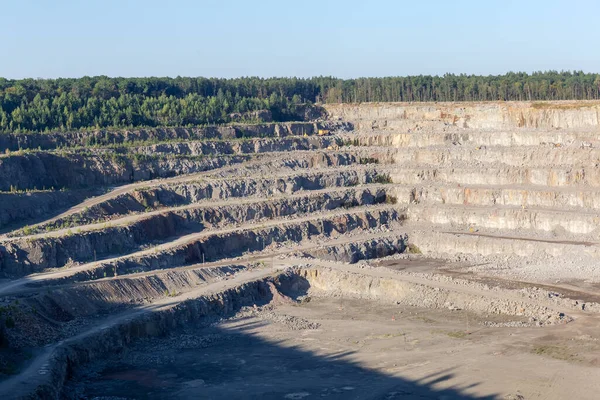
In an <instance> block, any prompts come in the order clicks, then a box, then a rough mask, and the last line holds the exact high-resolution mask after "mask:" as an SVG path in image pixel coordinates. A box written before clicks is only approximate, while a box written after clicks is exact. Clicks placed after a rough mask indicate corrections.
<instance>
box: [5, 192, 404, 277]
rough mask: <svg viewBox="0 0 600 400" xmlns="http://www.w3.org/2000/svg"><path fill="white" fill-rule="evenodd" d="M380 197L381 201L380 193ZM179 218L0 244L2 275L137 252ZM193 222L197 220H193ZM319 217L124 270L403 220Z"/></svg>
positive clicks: (210, 214)
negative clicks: (0, 245) (143, 244)
mask: <svg viewBox="0 0 600 400" xmlns="http://www.w3.org/2000/svg"><path fill="white" fill-rule="evenodd" d="M326 197H327V196H326ZM383 198H385V195H384V196H383ZM364 199H365V201H367V202H368V201H372V202H375V201H381V197H378V195H377V194H375V195H373V194H369V195H366V196H365V198H364ZM378 199H379V200H378ZM353 200H356V201H357V202H358V199H357V198H354V197H353V196H351V197H349V198H348V199H339V200H337V201H338V202H339V203H338V204H343V203H344V202H345V201H349V202H350V203H352V202H353ZM284 202H285V201H284ZM318 204H319V203H318V202H313V201H310V202H306V205H305V206H307V207H309V210H310V209H313V208H311V207H315V205H318ZM320 204H321V206H322V207H323V208H326V207H330V206H332V205H333V203H332V202H331V201H330V200H329V199H324V200H323V202H321V203H320ZM271 207H273V206H272V205H271V206H263V207H262V208H259V209H261V210H262V212H265V213H268V214H269V215H273V214H274V213H281V212H282V211H274V209H273V208H271ZM289 207H290V208H288V211H283V212H284V213H285V212H290V213H293V212H294V209H293V207H292V206H289ZM298 207H301V205H298ZM248 210H249V211H248ZM224 211H225V210H218V209H200V210H198V214H195V213H193V214H192V213H190V214H188V215H189V218H190V220H191V221H188V223H195V224H202V223H204V224H209V223H210V221H211V220H213V221H214V220H215V219H216V220H217V221H223V218H231V219H234V218H235V217H234V216H233V215H234V214H233V213H232V214H230V215H231V216H230V217H227V216H225V217H224V216H223V214H222V213H223V212H224ZM240 212H241V215H240V218H248V217H249V216H250V215H252V218H257V215H256V214H255V213H258V212H260V211H258V210H255V209H252V208H247V209H246V211H244V210H243V209H240ZM308 212H310V211H308ZM204 213H206V214H204ZM180 218H182V217H181V216H177V215H176V214H171V215H160V216H158V217H157V218H151V219H148V220H143V221H140V222H138V223H136V224H134V225H131V226H126V227H114V228H107V229H103V230H101V231H97V232H88V233H82V234H72V235H67V236H62V237H58V238H48V239H45V238H40V239H22V240H18V241H16V242H14V243H5V244H4V246H2V247H0V257H2V259H1V266H2V269H1V272H2V274H3V275H5V276H20V275H25V274H28V273H33V272H39V271H41V270H44V269H47V268H59V267H62V266H65V265H67V264H68V263H69V262H70V260H72V261H79V262H82V261H93V260H94V258H95V256H96V257H101V256H102V255H108V254H117V255H118V254H122V253H124V252H127V251H131V250H134V249H137V248H138V247H139V246H140V245H141V244H142V243H150V242H151V241H153V240H159V239H165V238H167V237H170V236H174V235H175V234H176V233H177V226H178V223H179V224H181V223H183V222H181V220H180ZM194 218H198V219H197V220H194ZM322 218H323V219H319V218H318V217H316V218H315V219H314V220H311V221H306V222H294V221H293V220H292V221H290V222H286V223H282V224H281V226H278V227H272V228H268V229H265V230H259V231H256V232H255V231H246V230H244V231H234V232H230V233H224V234H215V235H209V234H207V235H205V237H202V238H200V239H197V240H195V241H192V242H191V243H189V244H185V245H182V246H179V247H177V248H176V249H175V250H170V251H168V252H166V254H164V255H163V254H160V255H159V256H158V257H156V258H154V257H151V256H153V253H152V252H151V251H148V253H149V254H148V256H149V257H148V258H152V260H147V258H146V257H143V259H140V260H138V259H136V258H134V257H132V258H131V260H130V261H128V260H125V261H123V262H124V263H126V264H127V265H128V266H127V267H126V269H128V270H129V269H137V268H140V267H141V269H144V266H145V265H146V264H147V262H149V263H150V265H151V266H152V267H151V268H150V269H157V268H164V267H168V266H176V265H184V264H190V263H194V262H203V261H214V260H218V259H221V258H225V257H228V256H229V257H235V256H238V255H241V254H242V253H243V252H245V251H252V250H261V249H263V248H264V247H265V246H268V245H270V244H271V243H276V242H285V241H288V240H289V241H295V242H299V241H302V240H305V239H309V238H310V237H312V236H314V235H330V234H332V233H334V232H336V233H344V232H347V231H351V230H355V229H369V228H372V227H375V226H379V225H383V224H387V223H388V222H390V223H391V222H394V221H399V220H401V219H402V217H401V215H400V214H399V213H398V212H397V211H395V210H381V211H376V210H373V211H369V210H366V211H365V210H362V211H358V210H357V211H355V212H352V211H351V210H349V211H348V212H347V213H341V214H337V215H334V216H331V217H327V216H323V217H322ZM178 220H179V221H178ZM200 220H201V221H202V222H201V221H200ZM261 236H262V238H261ZM163 256H165V257H163ZM114 269H115V268H111V267H108V266H107V267H106V271H108V272H109V273H110V274H113V273H114ZM117 269H118V268H117ZM104 273H105V271H102V274H104Z"/></svg>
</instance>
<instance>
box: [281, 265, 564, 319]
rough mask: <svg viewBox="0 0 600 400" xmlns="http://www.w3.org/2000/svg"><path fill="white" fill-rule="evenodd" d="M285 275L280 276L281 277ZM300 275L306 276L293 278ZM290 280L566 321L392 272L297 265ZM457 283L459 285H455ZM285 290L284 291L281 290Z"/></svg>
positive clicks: (335, 292)
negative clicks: (387, 273) (356, 270)
mask: <svg viewBox="0 0 600 400" xmlns="http://www.w3.org/2000/svg"><path fill="white" fill-rule="evenodd" d="M284 277H285V275H284V276H282V277H281V278H280V279H281V280H282V281H284V279H285V278H284ZM299 277H301V278H303V279H304V280H306V282H304V284H303V283H302V281H300V282H294V281H295V280H297V279H298V278H299ZM287 279H289V280H291V285H290V283H289V282H288V283H287V284H286V285H282V286H283V287H285V288H287V287H293V286H294V284H295V285H296V286H297V287H300V288H302V286H304V287H308V288H309V293H311V294H313V295H321V296H336V297H339V296H343V297H350V298H352V297H354V298H359V299H370V300H377V301H381V302H384V303H392V304H404V305H409V306H417V307H426V308H439V309H448V308H449V307H455V308H456V309H463V310H469V311H473V312H477V313H483V314H487V313H491V314H506V315H513V316H526V317H531V318H535V319H536V320H537V321H541V322H542V324H555V323H561V322H567V321H568V317H565V316H564V314H562V313H559V312H557V311H554V310H552V309H549V308H548V307H546V306H542V305H538V304H535V303H532V302H529V301H526V299H525V298H524V299H522V300H521V299H509V298H506V296H494V295H490V296H484V295H481V294H474V293H469V292H468V291H463V290H460V289H459V288H444V287H439V286H436V285H435V283H433V282H432V283H431V285H423V284H419V283H414V282H411V281H410V280H408V281H407V280H403V279H395V278H394V277H393V276H386V277H383V276H377V275H376V274H367V273H365V274H362V273H361V274H359V273H355V272H345V271H338V270H335V269H332V268H326V267H318V268H314V267H313V268H300V269H297V270H296V271H294V274H289V273H288V275H287ZM457 286H458V285H457ZM284 292H287V291H285V290H284Z"/></svg>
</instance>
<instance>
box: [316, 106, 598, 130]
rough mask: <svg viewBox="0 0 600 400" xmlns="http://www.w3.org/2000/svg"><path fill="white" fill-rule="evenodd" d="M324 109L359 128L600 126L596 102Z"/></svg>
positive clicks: (331, 115) (333, 116)
mask: <svg viewBox="0 0 600 400" xmlns="http://www.w3.org/2000/svg"><path fill="white" fill-rule="evenodd" d="M325 109H326V110H327V112H328V114H329V116H330V118H332V119H342V120H344V121H351V122H352V123H354V124H355V126H356V128H358V129H386V128H387V129H401V128H405V129H411V128H412V129H419V127H421V128H423V127H428V126H429V127H434V126H435V127H439V128H443V127H444V126H457V127H461V128H471V129H481V130H488V129H495V130H501V129H516V128H537V129H551V128H569V129H573V128H593V129H596V130H597V129H600V128H599V127H600V104H598V103H597V102H590V103H582V102H539V103H535V102H533V103H532V102H500V103H476V104H475V103H435V104H433V103H414V104H406V103H396V104H395V103H382V104H379V103H370V104H369V103H367V104H360V105H348V104H340V105H337V104H332V105H325Z"/></svg>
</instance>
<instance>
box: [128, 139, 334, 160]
mask: <svg viewBox="0 0 600 400" xmlns="http://www.w3.org/2000/svg"><path fill="white" fill-rule="evenodd" d="M337 144H338V139H336V138H334V137H329V136H327V137H318V136H314V137H290V138H277V139H254V140H244V141H222V142H221V141H193V142H178V143H162V144H155V145H151V146H141V147H136V148H133V149H128V150H127V151H128V152H133V153H139V154H146V155H152V154H157V153H165V154H176V155H191V156H200V155H205V156H208V155H218V154H220V155H222V154H254V153H267V152H281V151H296V150H317V149H325V148H327V147H329V146H336V145H337Z"/></svg>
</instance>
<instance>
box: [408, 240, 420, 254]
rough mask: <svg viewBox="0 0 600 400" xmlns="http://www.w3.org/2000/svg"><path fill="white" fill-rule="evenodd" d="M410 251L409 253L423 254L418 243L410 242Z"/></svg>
mask: <svg viewBox="0 0 600 400" xmlns="http://www.w3.org/2000/svg"><path fill="white" fill-rule="evenodd" d="M408 253H409V254H423V252H422V251H421V249H420V248H419V247H417V245H416V244H414V243H409V244H408Z"/></svg>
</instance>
